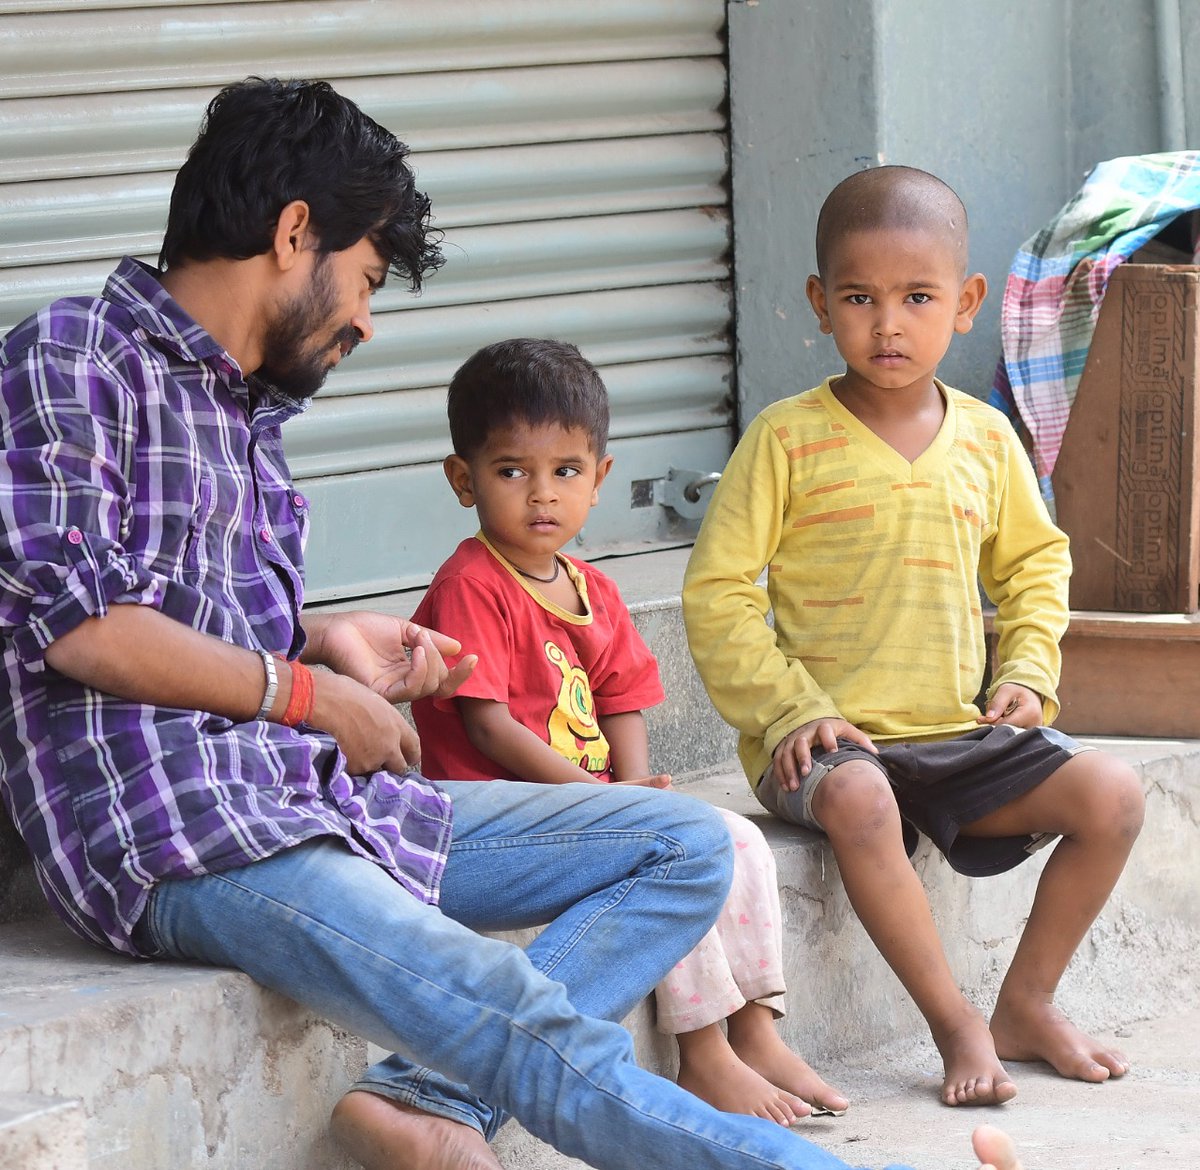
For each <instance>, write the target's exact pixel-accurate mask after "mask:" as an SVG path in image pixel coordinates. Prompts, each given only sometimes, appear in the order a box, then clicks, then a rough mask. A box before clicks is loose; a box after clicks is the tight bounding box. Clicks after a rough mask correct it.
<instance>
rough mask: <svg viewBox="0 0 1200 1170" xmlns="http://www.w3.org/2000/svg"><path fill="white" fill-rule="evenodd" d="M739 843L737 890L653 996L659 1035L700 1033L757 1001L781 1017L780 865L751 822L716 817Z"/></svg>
mask: <svg viewBox="0 0 1200 1170" xmlns="http://www.w3.org/2000/svg"><path fill="white" fill-rule="evenodd" d="M718 811H719V812H720V813H721V814H722V816H723V817H724V819H725V824H726V826H727V827H728V829H729V835H730V836H731V837H732V838H733V885H732V887H731V888H730V891H729V897H728V898H727V899H726V901H725V907H724V909H723V910H722V911H721V916H720V917H719V918H718V919H717V921H716V924H715V925H714V926H713V928H712V929H711V930H710V931H709V932H708V934H706V935H705V936H704V937H703V938H702V939H701V940H700V942H699V943H698V944H697V945H696V948H695V949H694V950H693V951H691V953H690V954H688V955H686V956H685V957H684V958H683V959H682V960H681V961H680V962H679V963H677V964H676V965H675V968H674V970H672V971H671V972H670V974H669V975H667V977H666V978H665V979H664V980H663V981H662V982H661V983H660V984H659V985H658V986H657V987H656V988H655V989H654V994H655V1002H656V1005H657V1008H658V1028H659V1031H661V1032H666V1033H667V1034H668V1035H672V1036H674V1035H678V1034H679V1033H680V1032H694V1031H696V1030H698V1029H699V1028H703V1027H706V1026H707V1025H709V1024H715V1023H716V1022H717V1021H718V1020H723V1019H725V1017H726V1016H731V1015H732V1014H733V1013H734V1012H736V1011H738V1009H740V1008H743V1007H745V1006H746V1004H748V1003H753V1002H759V1003H762V1004H765V1005H766V1006H767V1007H769V1008H771V1010H772V1011H773V1012H774V1013H775V1014H776V1015H777V1016H781V1015H783V1010H784V1008H783V992H784V983H783V922H782V914H781V912H780V908H779V887H778V885H777V884H776V881H775V858H774V856H773V855H772V853H771V850H770V848H769V847H768V845H767V842H766V839H765V838H764V837H763V835H762V833H761V831H760V830H759V829H758V828H757V827H756V826H755V825H753V824H751V822H750V821H748V820H746V818H745V817H741V816H738V815H737V813H732V812H729V811H727V810H726V809H719V810H718Z"/></svg>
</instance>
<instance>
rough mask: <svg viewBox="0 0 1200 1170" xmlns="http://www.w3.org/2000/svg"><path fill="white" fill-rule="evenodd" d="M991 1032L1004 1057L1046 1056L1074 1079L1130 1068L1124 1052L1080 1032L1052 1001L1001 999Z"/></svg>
mask: <svg viewBox="0 0 1200 1170" xmlns="http://www.w3.org/2000/svg"><path fill="white" fill-rule="evenodd" d="M992 1036H993V1037H994V1038H995V1041H996V1051H997V1052H998V1053H999V1054H1000V1055H1002V1056H1003V1057H1004V1059H1005V1060H1044V1061H1045V1062H1046V1063H1047V1064H1049V1065H1052V1066H1053V1068H1054V1070H1055V1071H1056V1072H1057V1073H1058V1074H1059V1075H1060V1076H1064V1077H1069V1078H1071V1079H1072V1080H1077V1081H1092V1082H1099V1081H1106V1080H1108V1078H1109V1077H1122V1076H1124V1075H1125V1074H1126V1073H1127V1072H1128V1071H1129V1061H1128V1060H1126V1059H1125V1056H1124V1055H1123V1054H1122V1053H1121V1052H1118V1051H1117V1050H1116V1049H1115V1048H1110V1047H1108V1046H1107V1045H1105V1044H1101V1043H1100V1042H1099V1041H1098V1040H1093V1039H1092V1038H1091V1037H1090V1036H1088V1035H1087V1034H1086V1033H1084V1032H1081V1031H1080V1030H1079V1029H1078V1028H1077V1027H1075V1025H1074V1024H1072V1023H1071V1021H1070V1020H1068V1019H1067V1017H1066V1016H1064V1015H1063V1014H1062V1012H1060V1011H1059V1010H1058V1008H1056V1007H1055V1006H1054V1005H1053V1004H1052V1003H1043V1002H1034V1001H1025V1002H1018V1003H1013V1002H1012V1001H1011V1000H1008V1001H1006V1000H1004V999H1001V1001H1000V1002H998V1003H997V1004H996V1010H995V1012H994V1013H993V1015H992Z"/></svg>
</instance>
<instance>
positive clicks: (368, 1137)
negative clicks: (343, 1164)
mask: <svg viewBox="0 0 1200 1170" xmlns="http://www.w3.org/2000/svg"><path fill="white" fill-rule="evenodd" d="M329 1127H330V1129H331V1130H332V1132H333V1136H334V1137H335V1138H336V1139H337V1142H338V1144H339V1145H340V1146H341V1147H342V1149H344V1150H345V1151H346V1153H347V1154H349V1155H350V1157H352V1158H353V1159H354V1160H355V1161H356V1162H357V1163H358V1164H359V1165H360V1166H362V1167H364V1170H501V1166H500V1163H499V1162H497V1161H496V1158H495V1156H494V1155H493V1154H492V1151H491V1150H490V1149H489V1148H488V1144H487V1142H486V1141H485V1140H484V1137H483V1134H481V1133H480V1132H479V1130H477V1129H472V1128H471V1126H469V1125H463V1124H461V1123H459V1122H457V1121H450V1120H449V1119H448V1118H445V1117H435V1116H434V1115H433V1114H432V1113H423V1112H422V1111H421V1110H419V1109H414V1108H412V1106H410V1105H401V1104H399V1103H397V1102H395V1101H391V1100H389V1099H388V1098H387V1097H380V1096H378V1095H376V1094H375V1093H367V1092H364V1091H362V1090H354V1089H352V1090H351V1091H350V1092H349V1093H347V1094H346V1095H345V1096H344V1097H343V1098H342V1099H341V1100H340V1101H339V1102H338V1103H337V1104H336V1105H335V1106H334V1107H333V1116H332V1118H331V1119H330V1123H329Z"/></svg>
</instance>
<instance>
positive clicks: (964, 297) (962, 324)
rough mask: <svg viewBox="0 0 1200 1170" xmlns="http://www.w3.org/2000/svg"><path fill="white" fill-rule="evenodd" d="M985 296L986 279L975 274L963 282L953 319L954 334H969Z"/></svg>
mask: <svg viewBox="0 0 1200 1170" xmlns="http://www.w3.org/2000/svg"><path fill="white" fill-rule="evenodd" d="M986 296H987V277H986V276H984V275H983V273H982V272H976V273H974V274H973V275H971V276H968V277H967V279H966V280H964V281H963V286H962V290H961V291H960V292H959V294H958V313H957V315H956V316H955V318H954V332H955V333H970V332H971V326H972V325H973V324H974V323H975V314H976V313H978V312H979V308H980V306H981V305H982V304H983V299H984V297H986Z"/></svg>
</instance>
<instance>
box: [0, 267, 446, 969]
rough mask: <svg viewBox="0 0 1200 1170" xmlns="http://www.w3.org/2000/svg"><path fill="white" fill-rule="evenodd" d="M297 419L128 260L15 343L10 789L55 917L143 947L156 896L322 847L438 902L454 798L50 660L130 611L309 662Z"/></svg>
mask: <svg viewBox="0 0 1200 1170" xmlns="http://www.w3.org/2000/svg"><path fill="white" fill-rule="evenodd" d="M299 409H301V408H300V406H299V405H298V404H297V403H294V402H291V401H288V400H282V399H280V398H278V397H272V396H270V395H268V394H266V393H264V391H263V387H262V385H261V384H256V383H254V382H253V381H251V382H250V383H249V384H248V383H247V381H246V380H245V379H244V378H243V376H242V373H241V371H240V369H239V368H238V366H237V364H236V363H235V362H234V361H233V360H232V359H231V358H230V356H229V355H228V354H227V353H226V352H225V351H224V350H223V349H222V348H221V347H220V346H219V345H218V344H217V343H216V342H215V341H214V340H213V339H212V338H211V337H209V336H208V334H206V333H205V332H204V331H203V330H202V329H201V328H200V327H199V326H198V325H197V324H196V323H195V322H194V321H192V320H191V318H189V317H188V316H187V315H186V314H185V313H184V312H183V310H182V309H180V307H179V306H178V305H177V304H175V302H174V301H173V300H171V298H170V297H169V296H168V295H167V293H166V292H165V291H164V290H163V288H162V286H161V285H160V284H159V283H158V280H157V278H156V277H155V275H154V274H153V272H152V271H151V270H149V269H147V268H146V267H145V266H143V265H141V264H139V263H137V262H136V261H133V260H129V259H126V260H124V261H122V262H121V265H120V266H119V267H118V269H117V270H116V272H115V273H113V275H112V276H111V277H110V279H109V282H108V285H107V286H106V288H105V290H104V294H103V296H102V297H101V298H100V299H98V300H94V299H90V298H72V299H67V300H62V301H58V302H56V303H55V304H53V305H51V306H49V307H48V308H47V309H44V310H43V311H42V312H41V313H39V314H38V315H36V316H35V317H32V318H30V319H29V320H28V321H25V322H24V323H22V324H21V325H18V326H17V327H16V328H15V329H14V330H13V331H12V332H11V333H10V334H9V335H8V337H7V338H5V339H4V341H3V342H2V343H0V651H2V658H0V662H2V669H3V682H2V683H0V790H2V792H3V795H4V799H5V802H6V804H7V806H8V809H9V812H10V813H11V815H12V817H13V820H14V821H15V822H16V825H17V827H18V829H19V830H20V832H21V835H22V837H24V839H25V842H26V844H27V845H28V846H29V849H30V852H31V853H32V855H33V859H34V864H35V868H36V871H37V875H38V879H39V881H40V882H41V885H42V888H43V890H44V891H45V893H46V896H47V897H48V898H49V900H50V903H51V905H52V906H53V908H54V909H55V911H56V912H57V913H58V914H59V915H60V916H61V917H62V918H63V919H64V921H65V922H66V923H67V924H68V925H69V926H70V927H71V928H72V929H73V930H75V931H76V932H77V933H79V934H81V935H83V936H84V937H85V938H88V939H91V940H92V941H93V942H96V943H100V944H101V945H105V946H109V947H112V948H114V949H115V950H118V951H124V952H127V953H130V954H137V953H138V951H137V948H136V946H135V945H134V944H133V942H132V941H131V938H130V936H131V933H132V930H133V927H134V925H135V923H136V922H137V919H138V917H139V916H140V914H141V912H142V909H143V907H144V905H145V901H146V896H147V894H148V893H149V891H150V889H151V887H152V886H153V885H154V883H155V882H158V881H162V880H164V879H168V878H185V877H189V876H192V875H197V874H203V873H214V872H218V871H220V870H223V869H230V868H233V867H235V866H241V865H245V864H247V863H249V862H253V861H256V860H259V859H261V858H264V857H267V856H269V855H271V854H273V853H276V852H278V851H279V850H281V849H286V848H288V847H289V846H291V845H295V844H297V843H298V842H300V841H303V840H306V839H308V838H311V837H319V836H327V835H331V834H332V835H335V836H338V837H341V838H343V839H344V840H345V841H346V842H347V844H348V845H349V846H350V848H352V849H354V850H355V851H356V852H358V853H360V854H363V855H364V856H367V857H369V858H371V859H372V860H373V861H375V862H377V863H378V864H379V865H381V866H383V867H384V869H386V870H387V871H388V872H389V873H391V874H392V876H393V877H394V878H395V879H396V880H397V881H398V882H400V883H401V885H403V886H404V887H405V888H406V889H407V890H409V891H410V893H411V894H412V895H413V896H415V897H417V898H420V899H421V900H423V901H426V902H435V901H436V900H437V890H438V885H439V882H440V880H441V875H442V869H443V867H444V865H445V859H446V851H447V850H448V848H449V842H450V819H451V818H450V804H449V800H448V798H447V797H446V796H445V795H444V794H443V793H442V792H440V791H439V790H438V789H437V788H436V787H435V786H434V785H432V784H430V783H429V782H428V781H426V780H424V779H422V778H421V777H419V776H417V775H415V774H411V775H403V776H398V775H395V774H393V773H389V772H377V773H375V774H374V775H373V776H369V777H355V776H349V775H347V774H346V771H345V766H344V760H343V758H342V755H341V753H340V752H339V751H338V749H337V745H336V744H335V743H334V741H333V739H332V738H331V737H329V736H327V735H324V734H321V733H320V732H315V731H311V730H303V731H301V730H293V729H289V728H286V727H282V726H279V725H277V724H269V723H266V722H260V721H252V722H249V723H233V722H231V721H230V720H228V719H223V718H220V717H218V716H215V715H209V714H206V713H205V712H202V711H183V710H175V709H170V708H162V707H149V706H142V705H140V704H138V703H131V702H127V701H125V700H122V699H117V698H114V697H112V696H111V695H107V694H104V693H101V692H99V691H96V690H93V689H91V688H88V687H85V686H83V685H81V684H79V683H77V682H74V681H73V680H71V679H69V678H66V677H64V676H62V675H60V674H58V673H57V672H56V671H54V670H53V669H52V668H50V667H48V666H47V665H46V663H45V659H44V657H43V656H44V654H45V650H46V647H47V646H49V645H50V643H51V642H53V641H54V639H55V638H58V637H60V636H61V635H63V634H65V633H66V632H68V631H69V630H71V629H73V628H74V627H75V626H76V625H78V624H79V623H80V622H81V621H83V620H84V619H85V618H86V617H88V616H89V615H94V616H98V617H102V616H103V615H104V614H105V613H106V612H107V610H108V607H109V606H110V605H114V604H118V603H120V604H136V605H149V606H153V607H155V608H157V609H159V610H161V611H162V612H163V613H164V614H167V615H169V616H170V617H173V618H175V619H176V620H177V621H180V622H184V623H186V624H187V625H189V626H192V627H194V628H195V629H197V630H202V631H204V632H206V633H209V634H212V635H214V636H216V637H218V638H223V639H225V640H226V641H227V642H232V643H236V644H237V645H239V646H245V647H247V648H259V647H261V648H264V649H267V650H271V651H275V652H279V653H285V654H287V655H289V656H291V657H294V656H295V655H297V654H299V653H300V650H301V649H302V647H303V645H304V631H303V629H302V628H301V625H300V608H301V604H302V599H303V581H302V564H303V556H302V550H303V542H304V537H305V535H306V532H307V527H308V514H307V512H308V506H307V502H306V501H305V499H304V497H303V496H302V495H300V493H299V492H297V491H296V489H295V487H293V485H292V483H291V480H290V476H289V473H288V467H287V462H286V460H285V458H284V454H283V446H282V442H281V439H280V434H279V426H280V423H281V422H282V421H283V420H284V419H285V418H287V417H288V416H290V415H292V414H295V413H296V412H297V411H298V410H299Z"/></svg>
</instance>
